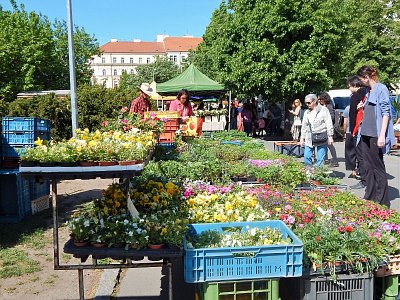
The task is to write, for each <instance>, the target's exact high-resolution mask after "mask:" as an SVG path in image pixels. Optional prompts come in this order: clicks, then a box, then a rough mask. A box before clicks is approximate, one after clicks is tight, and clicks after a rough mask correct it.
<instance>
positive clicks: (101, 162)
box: [99, 161, 118, 166]
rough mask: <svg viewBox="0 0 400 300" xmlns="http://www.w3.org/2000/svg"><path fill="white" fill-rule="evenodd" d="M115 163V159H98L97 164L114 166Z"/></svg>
mask: <svg viewBox="0 0 400 300" xmlns="http://www.w3.org/2000/svg"><path fill="white" fill-rule="evenodd" d="M117 164H118V163H117V162H116V161H99V166H115V165H117Z"/></svg>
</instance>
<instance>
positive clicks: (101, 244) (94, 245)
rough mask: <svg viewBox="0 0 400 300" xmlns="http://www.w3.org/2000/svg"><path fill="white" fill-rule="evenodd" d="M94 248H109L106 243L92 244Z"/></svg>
mask: <svg viewBox="0 0 400 300" xmlns="http://www.w3.org/2000/svg"><path fill="white" fill-rule="evenodd" d="M92 246H93V247H96V248H105V247H107V244H106V243H97V242H95V243H93V242H92Z"/></svg>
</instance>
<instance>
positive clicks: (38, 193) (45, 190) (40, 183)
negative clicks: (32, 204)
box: [29, 179, 50, 200]
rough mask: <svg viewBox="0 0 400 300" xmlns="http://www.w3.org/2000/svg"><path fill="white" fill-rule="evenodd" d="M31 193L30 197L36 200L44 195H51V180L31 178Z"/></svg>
mask: <svg viewBox="0 0 400 300" xmlns="http://www.w3.org/2000/svg"><path fill="white" fill-rule="evenodd" d="M29 193H30V199H31V200H34V199H37V198H40V197H43V196H49V194H50V180H49V179H46V180H35V179H30V181H29Z"/></svg>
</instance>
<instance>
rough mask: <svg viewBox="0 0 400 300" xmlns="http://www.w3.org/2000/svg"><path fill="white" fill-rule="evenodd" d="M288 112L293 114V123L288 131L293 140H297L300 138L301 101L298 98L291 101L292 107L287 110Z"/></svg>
mask: <svg viewBox="0 0 400 300" xmlns="http://www.w3.org/2000/svg"><path fill="white" fill-rule="evenodd" d="M289 113H290V114H292V115H293V124H292V127H291V129H290V132H291V134H292V137H293V141H298V140H299V139H300V130H301V118H300V113H301V101H300V99H296V100H294V102H293V105H292V109H290V110H289Z"/></svg>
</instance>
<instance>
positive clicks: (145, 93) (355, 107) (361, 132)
mask: <svg viewBox="0 0 400 300" xmlns="http://www.w3.org/2000/svg"><path fill="white" fill-rule="evenodd" d="M347 87H348V88H349V90H350V91H351V97H350V104H349V105H348V106H347V107H346V108H345V110H344V112H343V132H344V133H345V136H344V141H345V166H346V169H347V170H349V171H351V174H350V175H349V178H355V179H358V180H359V183H358V184H357V185H355V186H353V187H352V188H365V195H364V199H368V200H373V201H376V202H378V203H380V204H383V205H387V206H389V201H388V180H387V176H386V169H385V163H384V160H383V155H384V154H385V153H388V151H389V150H390V148H391V146H393V145H395V144H396V139H395V136H394V126H398V127H399V129H400V119H399V120H397V122H396V124H393V123H394V122H393V119H392V116H391V104H390V99H389V90H388V88H387V87H386V86H385V85H384V84H382V83H380V82H379V77H378V72H377V70H376V69H375V68H374V67H371V66H363V67H361V68H360V69H359V70H358V72H357V74H356V75H353V76H351V77H350V78H349V79H348V80H347ZM151 94H152V89H151V87H150V85H149V84H146V83H143V84H142V85H141V87H140V95H139V96H138V97H137V98H136V99H135V100H133V101H132V104H131V108H130V112H135V113H138V114H141V115H143V114H144V112H145V111H148V110H151V104H150V101H149V96H150V95H151ZM189 100H190V97H189V92H188V91H187V90H185V89H183V90H181V91H180V92H179V93H178V95H177V98H176V99H175V100H174V101H172V102H171V103H170V105H169V110H170V111H177V112H179V116H180V117H181V118H182V119H183V121H185V119H187V118H188V117H190V116H193V109H192V106H191V103H190V101H189ZM304 102H305V105H306V109H305V112H304V115H303V116H302V102H301V100H300V99H295V100H294V102H293V104H292V107H291V109H289V110H288V113H289V114H290V115H291V116H292V117H293V121H292V126H291V129H290V132H291V135H292V138H293V141H296V142H298V143H299V144H300V146H301V147H304V163H305V164H306V165H313V164H314V165H315V166H317V167H319V166H322V165H323V164H327V163H328V164H329V165H330V166H331V167H338V166H339V163H338V159H337V153H336V149H335V147H334V133H335V128H334V126H335V123H336V124H337V121H338V120H337V119H336V118H337V116H336V112H335V108H334V103H333V101H332V99H331V97H330V96H329V94H328V93H327V92H322V93H320V94H318V95H317V94H308V95H307V96H305V99H304ZM229 116H230V120H228V121H229V122H227V123H228V124H229V126H230V129H235V130H239V131H244V132H246V134H247V135H248V136H253V137H256V136H258V135H260V134H261V135H263V134H264V133H265V134H269V135H271V136H275V135H281V123H282V117H283V116H282V110H281V108H280V107H279V106H278V105H277V104H275V103H273V104H271V105H270V106H269V108H268V109H266V110H265V111H264V113H263V115H262V116H261V117H259V116H258V114H257V105H256V101H255V99H253V100H252V101H251V102H245V103H243V102H241V101H239V100H238V99H237V98H235V100H234V101H233V102H232V104H231V107H230V113H229ZM226 129H227V128H226ZM328 150H329V152H330V154H331V159H330V160H328V159H327V157H328Z"/></svg>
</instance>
